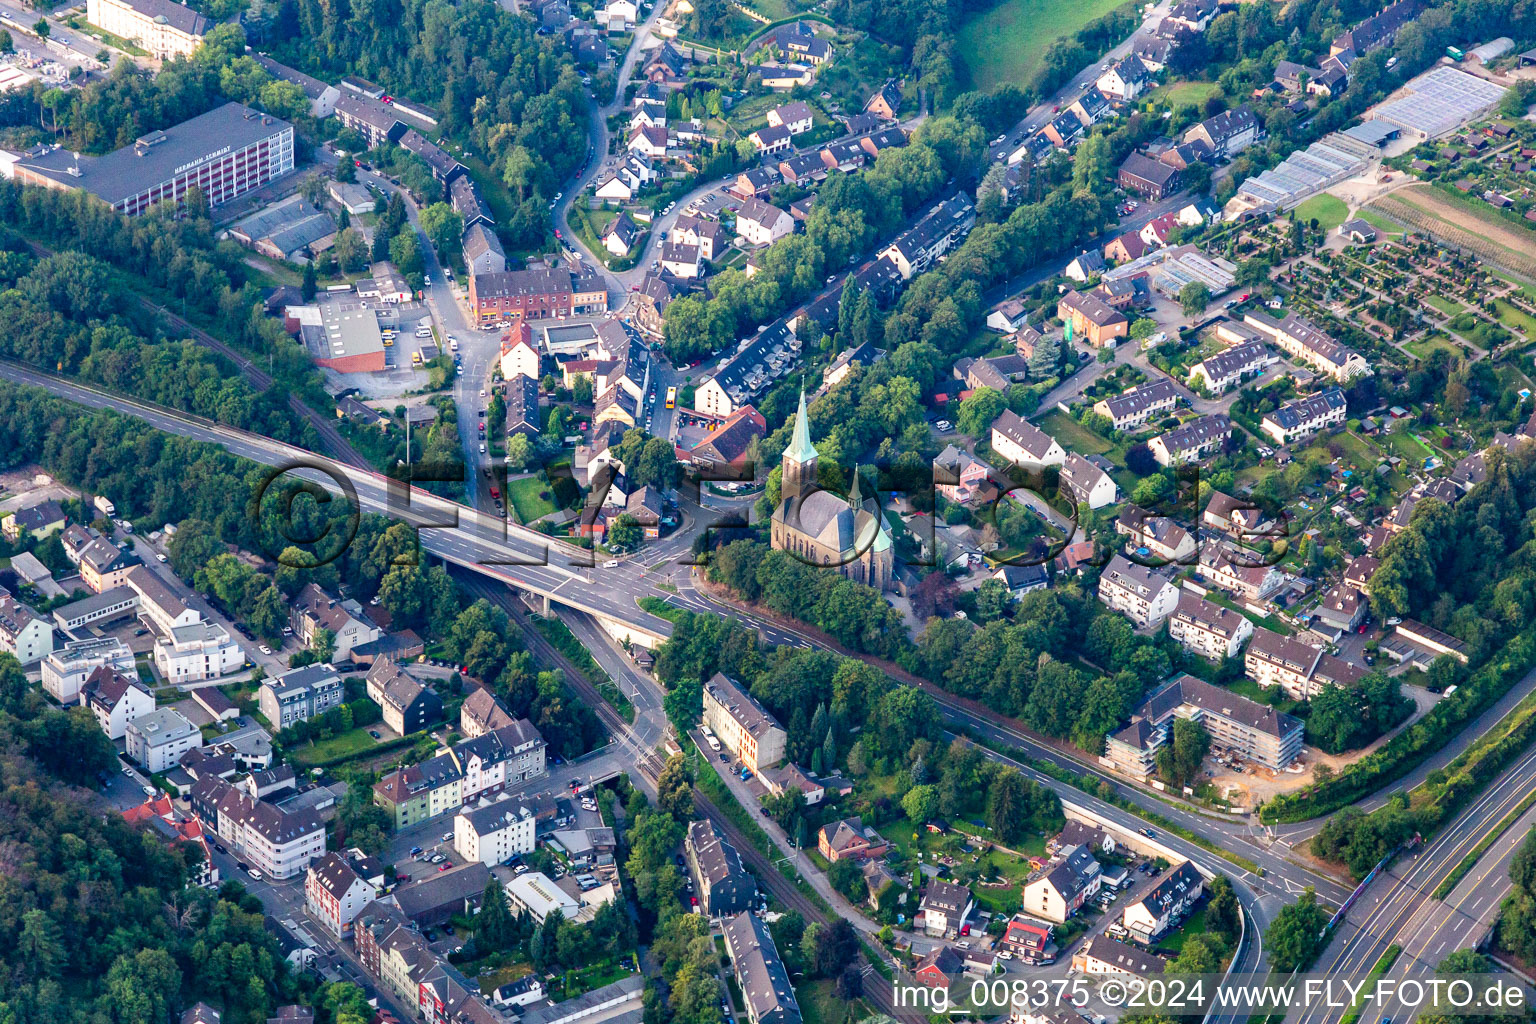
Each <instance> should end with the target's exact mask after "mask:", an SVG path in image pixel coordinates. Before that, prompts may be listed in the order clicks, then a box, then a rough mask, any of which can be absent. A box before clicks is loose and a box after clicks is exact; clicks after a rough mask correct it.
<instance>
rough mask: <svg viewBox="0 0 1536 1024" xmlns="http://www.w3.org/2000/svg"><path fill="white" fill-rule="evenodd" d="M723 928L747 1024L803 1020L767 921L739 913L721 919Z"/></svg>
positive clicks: (784, 1023)
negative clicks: (744, 1006)
mask: <svg viewBox="0 0 1536 1024" xmlns="http://www.w3.org/2000/svg"><path fill="white" fill-rule="evenodd" d="M721 931H722V933H723V934H724V937H725V951H726V953H727V954H728V955H729V956H730V958H731V969H732V971H733V972H734V973H735V975H736V984H737V986H738V987H739V988H740V989H741V996H742V1001H743V1002H744V1003H745V1004H746V1008H747V1021H748V1024H801V1019H802V1018H801V1016H800V1005H799V1003H797V1002H796V1001H795V990H794V987H793V986H792V985H790V981H789V972H788V971H787V970H786V969H785V967H784V961H783V960H781V959H779V952H778V949H777V948H776V947H775V946H774V944H773V936H772V935H771V934H770V933H769V931H768V925H767V923H766V922H764V921H763V919H762V918H760V917H758V916H757V915H755V914H747V913H742V914H736V915H735V916H733V917H729V918H726V919H725V921H724V922H722V926H721Z"/></svg>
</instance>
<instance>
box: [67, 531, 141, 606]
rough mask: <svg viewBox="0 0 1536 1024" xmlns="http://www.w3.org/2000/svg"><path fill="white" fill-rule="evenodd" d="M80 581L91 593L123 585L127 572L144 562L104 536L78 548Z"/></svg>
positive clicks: (125, 582) (126, 578)
mask: <svg viewBox="0 0 1536 1024" xmlns="http://www.w3.org/2000/svg"><path fill="white" fill-rule="evenodd" d="M79 564H80V582H82V583H84V584H85V585H86V587H87V589H89V590H90V592H91V593H93V594H100V593H104V592H105V591H108V590H112V589H113V588H115V587H121V586H125V585H126V584H127V582H128V574H129V573H130V572H132V571H133V569H134V567H135V566H138V565H142V564H144V563H143V562H141V561H140V560H139V557H138V556H137V555H135V554H133V553H132V552H129V551H125V550H123V549H122V548H119V547H118V546H117V545H116V544H114V543H112V542H111V541H110V540H108V539H106V538H105V537H99V538H96V539H94V540H92V541H91V542H90V543H89V544H86V545H85V546H84V547H83V548H81V549H80V562H79Z"/></svg>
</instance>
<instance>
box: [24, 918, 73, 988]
mask: <svg viewBox="0 0 1536 1024" xmlns="http://www.w3.org/2000/svg"><path fill="white" fill-rule="evenodd" d="M16 955H17V959H18V963H19V964H20V965H21V967H22V970H23V971H24V972H25V974H26V976H27V978H28V980H31V981H37V980H38V979H41V978H56V977H58V974H59V965H60V964H61V963H62V962H63V959H64V944H63V932H62V931H61V930H60V929H59V926H58V924H57V923H56V922H55V921H54V920H53V918H51V917H49V916H48V913H47V912H46V911H43V910H29V911H27V912H26V913H24V914H22V915H21V934H20V935H19V936H18V937H17V939H16Z"/></svg>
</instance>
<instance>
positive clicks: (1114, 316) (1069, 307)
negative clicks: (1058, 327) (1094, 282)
mask: <svg viewBox="0 0 1536 1024" xmlns="http://www.w3.org/2000/svg"><path fill="white" fill-rule="evenodd" d="M1056 315H1057V316H1058V317H1060V318H1061V319H1062V321H1063V322H1064V323H1066V325H1067V341H1069V342H1070V341H1072V339H1073V338H1074V337H1080V338H1083V339H1084V340H1086V341H1087V342H1088V343H1089V344H1090V345H1092V346H1093V347H1094V348H1113V347H1114V346H1115V345H1118V344H1119V343H1120V340H1121V339H1122V338H1124V337H1125V336H1126V334H1127V333H1128V332H1129V331H1130V326H1131V322H1130V321H1129V320H1127V319H1126V317H1125V314H1124V313H1121V312H1120V311H1119V310H1117V309H1115V308H1114V307H1112V306H1110V305H1109V304H1108V303H1107V302H1105V301H1104V300H1103V299H1102V298H1100V297H1099V296H1098V295H1095V294H1094V293H1093V292H1079V291H1076V290H1075V289H1071V288H1069V289H1067V291H1066V293H1065V294H1063V295H1062V296H1061V298H1060V300H1058V302H1057V304H1056Z"/></svg>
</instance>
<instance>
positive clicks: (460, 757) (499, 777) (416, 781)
mask: <svg viewBox="0 0 1536 1024" xmlns="http://www.w3.org/2000/svg"><path fill="white" fill-rule="evenodd" d="M545 770H546V769H545V742H544V737H543V736H541V735H540V734H539V731H538V729H536V728H534V726H533V723H532V722H530V721H528V720H527V719H526V718H522V719H518V720H517V721H516V722H514V723H513V724H511V725H507V726H503V727H502V728H500V729H496V730H493V731H491V732H487V733H485V734H483V735H481V736H477V737H475V738H474V739H469V740H464V741H462V742H460V743H458V744H457V745H455V746H453V747H450V748H448V749H447V750H445V751H443V752H442V753H440V754H438V755H437V756H436V757H433V758H431V759H429V760H427V761H423V762H421V763H420V764H415V765H408V766H406V767H404V768H400V769H398V770H396V771H393V772H390V773H389V774H388V775H385V776H384V777H383V778H381V779H380V780H379V781H378V782H376V783H374V786H373V800H374V803H376V804H378V805H379V806H380V807H382V808H384V809H385V810H386V811H388V812H389V814H390V816H391V817H392V818H393V819H394V821H395V828H396V830H397V831H398V830H399V829H402V828H405V827H407V826H409V825H412V824H415V823H416V822H419V821H423V820H426V819H428V818H435V817H438V816H440V815H443V814H447V813H448V812H449V811H456V810H458V808H459V807H461V806H463V805H464V804H467V803H470V802H471V801H473V800H476V799H479V798H480V797H482V796H494V795H495V794H497V793H500V792H502V791H503V790H504V789H506V788H507V787H508V786H516V785H520V784H521V783H524V782H527V781H529V780H532V779H538V778H542V777H543V776H544V774H545Z"/></svg>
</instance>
